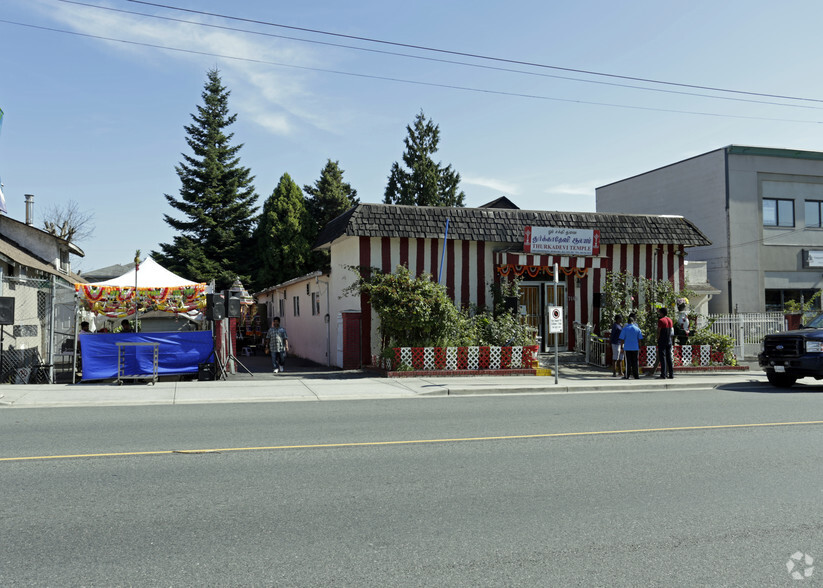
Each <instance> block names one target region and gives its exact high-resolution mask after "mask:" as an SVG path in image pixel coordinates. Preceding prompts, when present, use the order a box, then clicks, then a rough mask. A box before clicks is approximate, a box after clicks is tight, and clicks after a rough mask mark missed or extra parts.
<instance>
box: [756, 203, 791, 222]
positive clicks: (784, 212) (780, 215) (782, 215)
mask: <svg viewBox="0 0 823 588" xmlns="http://www.w3.org/2000/svg"><path fill="white" fill-rule="evenodd" d="M771 203H773V204H771ZM767 205H768V206H769V208H771V207H772V206H773V207H774V208H773V211H774V212H773V213H772V211H771V210H769V211H768V212H767ZM772 216H773V217H774V222H771V221H772V218H771V217H772ZM786 217H788V218H786ZM763 226H764V227H794V200H793V199H792V198H763Z"/></svg>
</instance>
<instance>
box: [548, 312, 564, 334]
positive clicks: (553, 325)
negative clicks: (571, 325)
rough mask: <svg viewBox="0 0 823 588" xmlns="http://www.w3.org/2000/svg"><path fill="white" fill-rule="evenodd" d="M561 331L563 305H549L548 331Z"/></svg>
mask: <svg viewBox="0 0 823 588" xmlns="http://www.w3.org/2000/svg"><path fill="white" fill-rule="evenodd" d="M562 332H563V307H562V306H550V307H549V333H562Z"/></svg>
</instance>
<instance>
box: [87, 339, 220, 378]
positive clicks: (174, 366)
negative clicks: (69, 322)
mask: <svg viewBox="0 0 823 588" xmlns="http://www.w3.org/2000/svg"><path fill="white" fill-rule="evenodd" d="M79 341H80V354H81V356H82V358H83V380H105V379H109V378H116V377H117V343H158V344H159V348H158V350H159V360H158V366H157V373H158V375H160V376H168V375H179V374H193V373H197V368H198V364H201V363H208V362H209V360H210V357H211V356H212V351H213V350H214V341H213V340H212V334H211V331H181V332H168V333H165V332H163V333H84V334H81V335H80V336H79ZM124 351H125V358H126V363H125V370H124V373H125V374H129V375H138V374H146V375H151V373H152V353H153V351H152V347H151V346H149V345H147V346H135V347H128V346H127V347H124Z"/></svg>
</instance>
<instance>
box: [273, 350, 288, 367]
mask: <svg viewBox="0 0 823 588" xmlns="http://www.w3.org/2000/svg"><path fill="white" fill-rule="evenodd" d="M271 365H272V369H275V370H276V369H280V368H281V367H284V368H285V367H286V352H285V351H272V352H271Z"/></svg>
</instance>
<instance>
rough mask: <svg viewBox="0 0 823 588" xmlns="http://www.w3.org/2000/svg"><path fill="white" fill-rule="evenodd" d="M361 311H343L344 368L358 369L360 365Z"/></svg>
mask: <svg viewBox="0 0 823 588" xmlns="http://www.w3.org/2000/svg"><path fill="white" fill-rule="evenodd" d="M360 342H361V337H360V313H359V312H344V313H343V369H344V370H356V369H358V368H359V367H360V365H361V362H360V357H361V350H360Z"/></svg>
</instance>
